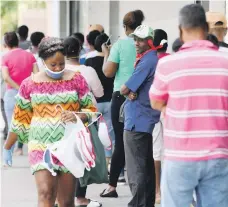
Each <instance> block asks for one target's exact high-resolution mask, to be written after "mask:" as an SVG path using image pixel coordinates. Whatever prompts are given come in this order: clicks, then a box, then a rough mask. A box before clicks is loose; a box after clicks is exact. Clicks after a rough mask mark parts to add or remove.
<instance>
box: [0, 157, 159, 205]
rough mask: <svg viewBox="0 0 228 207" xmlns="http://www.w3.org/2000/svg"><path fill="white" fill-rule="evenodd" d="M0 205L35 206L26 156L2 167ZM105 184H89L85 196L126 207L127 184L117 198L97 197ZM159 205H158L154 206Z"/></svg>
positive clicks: (128, 194) (128, 193) (33, 184)
mask: <svg viewBox="0 0 228 207" xmlns="http://www.w3.org/2000/svg"><path fill="white" fill-rule="evenodd" d="M1 170H2V171H1V172H2V175H1V176H2V177H1V184H2V185H1V199H2V200H1V205H0V206H1V207H36V206H37V194H36V188H35V181H34V178H33V176H32V175H31V173H30V169H29V164H28V159H27V156H20V157H14V167H13V168H8V169H5V168H2V169H1ZM105 187H106V185H91V186H89V188H88V192H87V196H88V198H92V199H95V200H98V201H100V202H102V204H103V207H127V203H128V201H129V200H130V197H131V195H130V191H129V187H128V185H124V186H118V194H119V198H112V199H109V198H105V199H104V198H103V199H101V198H100V197H99V193H100V192H101V191H102V190H103V189H105ZM156 207H159V206H156Z"/></svg>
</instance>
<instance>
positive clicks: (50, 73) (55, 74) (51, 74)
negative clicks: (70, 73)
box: [43, 62, 65, 80]
mask: <svg viewBox="0 0 228 207" xmlns="http://www.w3.org/2000/svg"><path fill="white" fill-rule="evenodd" d="M43 63H44V62H43ZM44 66H45V72H46V74H47V75H48V76H49V77H50V78H52V79H54V80H59V79H61V78H62V77H63V74H64V71H65V68H64V69H63V70H61V71H59V72H54V71H52V70H50V69H49V68H48V67H47V65H46V64H45V63H44Z"/></svg>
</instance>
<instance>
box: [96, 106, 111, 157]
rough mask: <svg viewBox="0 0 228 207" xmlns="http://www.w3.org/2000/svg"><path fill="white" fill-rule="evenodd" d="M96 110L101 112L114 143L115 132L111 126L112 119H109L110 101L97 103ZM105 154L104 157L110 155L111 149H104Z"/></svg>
mask: <svg viewBox="0 0 228 207" xmlns="http://www.w3.org/2000/svg"><path fill="white" fill-rule="evenodd" d="M97 108H98V111H99V112H101V113H102V115H103V118H104V120H105V122H106V124H107V127H108V132H109V136H110V138H111V140H112V143H113V145H114V142H115V134H114V131H113V126H112V120H111V103H110V102H103V103H98V104H97ZM105 156H106V157H112V149H111V150H105Z"/></svg>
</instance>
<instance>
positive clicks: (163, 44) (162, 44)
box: [154, 29, 170, 59]
mask: <svg viewBox="0 0 228 207" xmlns="http://www.w3.org/2000/svg"><path fill="white" fill-rule="evenodd" d="M154 46H155V47H156V48H157V55H158V59H161V58H163V57H165V56H167V55H170V54H169V53H167V49H168V35H167V33H166V32H165V31H164V30H162V29H156V30H154Z"/></svg>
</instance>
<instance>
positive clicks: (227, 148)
mask: <svg viewBox="0 0 228 207" xmlns="http://www.w3.org/2000/svg"><path fill="white" fill-rule="evenodd" d="M179 29H180V39H181V40H182V41H183V42H184V44H183V46H182V47H181V49H180V50H179V52H177V53H175V54H173V55H170V56H167V57H164V58H163V59H161V60H160V61H159V62H158V66H157V70H156V74H155V79H154V82H153V85H152V87H151V89H150V93H149V94H150V99H151V105H152V107H153V108H154V109H157V110H160V111H162V112H163V113H165V125H164V126H165V129H164V144H165V146H164V158H165V159H164V164H163V168H162V182H161V183H162V186H161V197H162V199H161V205H162V206H165V207H166V206H169V207H183V206H190V204H191V203H192V195H193V192H194V190H195V191H196V201H197V206H201V207H208V206H219V207H227V206H228V197H227V195H228V185H227V183H228V125H227V111H228V101H227V95H226V94H227V93H228V84H227V82H228V55H227V53H223V52H219V51H218V47H217V46H215V45H214V44H213V43H211V42H210V41H208V40H207V35H208V31H209V28H208V23H207V21H206V15H205V11H204V9H203V7H202V6H201V5H198V4H190V5H187V6H184V7H183V8H182V9H181V10H180V13H179Z"/></svg>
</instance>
